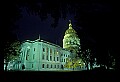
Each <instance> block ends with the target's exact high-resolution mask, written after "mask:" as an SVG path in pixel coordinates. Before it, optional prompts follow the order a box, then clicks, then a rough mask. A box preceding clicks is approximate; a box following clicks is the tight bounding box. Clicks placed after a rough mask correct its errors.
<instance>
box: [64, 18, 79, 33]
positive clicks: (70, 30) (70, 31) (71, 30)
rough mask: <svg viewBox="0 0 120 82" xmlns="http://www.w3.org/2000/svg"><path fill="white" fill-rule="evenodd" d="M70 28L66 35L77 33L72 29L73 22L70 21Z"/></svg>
mask: <svg viewBox="0 0 120 82" xmlns="http://www.w3.org/2000/svg"><path fill="white" fill-rule="evenodd" d="M69 22H70V23H69V28H68V29H67V30H66V31H65V34H71V33H75V34H76V33H77V32H76V31H75V30H74V29H73V28H72V24H71V20H69Z"/></svg>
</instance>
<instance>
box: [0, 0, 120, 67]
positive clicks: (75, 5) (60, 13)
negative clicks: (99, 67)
mask: <svg viewBox="0 0 120 82" xmlns="http://www.w3.org/2000/svg"><path fill="white" fill-rule="evenodd" d="M5 4H6V5H7V7H6V6H5V5H4V6H3V8H5V9H4V11H5V12H4V13H5V16H4V17H2V19H4V20H2V21H3V22H4V23H2V24H4V25H3V26H4V27H5V28H4V29H3V30H2V31H4V33H7V34H6V36H2V37H3V39H2V40H1V48H4V47H5V46H4V45H6V42H10V41H13V39H8V38H6V37H9V35H11V37H12V38H13V35H12V33H11V31H13V29H16V27H18V26H16V25H15V21H16V20H18V19H19V18H20V17H22V15H21V13H20V12H21V8H22V7H23V8H25V9H26V11H27V12H28V13H29V15H31V14H33V15H38V16H39V17H40V19H41V20H43V21H44V20H45V19H47V17H48V14H50V15H51V17H52V18H53V19H54V23H53V24H51V26H52V27H57V24H58V21H59V18H63V19H66V18H67V15H68V14H73V15H74V18H75V24H76V25H75V26H76V27H77V28H79V27H82V28H81V29H79V30H77V31H78V32H77V33H79V34H78V35H79V36H80V38H81V42H82V43H81V44H82V45H81V46H82V47H85V48H86V47H87V46H88V45H90V44H92V45H90V49H92V51H94V52H93V54H95V56H96V58H97V59H98V62H99V63H100V64H105V60H106V59H107V58H108V53H107V52H108V50H109V47H110V54H111V55H112V56H113V57H114V58H115V59H116V64H115V68H118V69H119V68H120V64H119V62H117V60H118V59H119V58H118V56H117V55H118V51H119V50H118V48H117V47H116V46H118V42H119V41H118V32H117V28H116V27H117V26H114V25H115V24H114V15H113V13H112V12H113V8H112V6H113V5H112V4H108V3H105V2H104V3H97V2H94V3H93V2H90V1H89V2H84V1H79V2H78V1H76V0H74V1H67V0H65V1H61V0H56V1H54V2H52V1H50V0H34V1H29V0H16V1H14V2H12V1H11V0H10V1H8V2H5ZM8 10H10V11H11V12H9V11H8ZM6 23H7V24H6ZM82 32H83V33H82ZM88 37H90V38H91V39H92V40H94V41H96V42H94V41H93V42H92V43H91V42H90V43H89V40H86V41H85V38H88ZM14 39H17V38H14ZM3 43H4V44H3ZM101 44H102V45H101ZM93 45H94V46H93ZM118 47H119V46H118ZM94 48H96V49H94ZM86 49H87V48H86ZM1 52H2V51H1ZM2 54H3V52H2ZM108 61H109V60H108ZM105 65H106V64H105Z"/></svg>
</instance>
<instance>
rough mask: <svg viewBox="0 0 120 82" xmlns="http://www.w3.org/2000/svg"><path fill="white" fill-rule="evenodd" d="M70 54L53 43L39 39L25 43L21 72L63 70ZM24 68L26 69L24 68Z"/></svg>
mask: <svg viewBox="0 0 120 82" xmlns="http://www.w3.org/2000/svg"><path fill="white" fill-rule="evenodd" d="M69 56H70V52H69V51H67V50H65V49H63V48H62V47H60V46H58V45H55V44H53V43H50V42H47V41H44V40H40V39H37V40H35V41H29V40H27V41H25V42H24V43H23V44H22V50H21V55H20V61H21V67H20V69H21V70H27V71H29V70H34V71H54V70H63V66H64V65H65V62H66V58H67V57H69ZM23 67H24V68H23Z"/></svg>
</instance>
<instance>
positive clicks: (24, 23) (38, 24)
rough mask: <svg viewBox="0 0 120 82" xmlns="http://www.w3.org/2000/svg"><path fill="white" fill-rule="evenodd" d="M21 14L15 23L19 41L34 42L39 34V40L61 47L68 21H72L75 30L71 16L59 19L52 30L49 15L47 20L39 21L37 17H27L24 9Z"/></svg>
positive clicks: (51, 19)
mask: <svg viewBox="0 0 120 82" xmlns="http://www.w3.org/2000/svg"><path fill="white" fill-rule="evenodd" d="M21 13H22V15H23V17H22V18H21V19H20V20H18V21H17V22H16V25H18V26H19V28H18V30H17V36H18V39H19V40H20V41H24V40H27V39H28V40H36V39H37V38H38V36H39V34H40V37H41V39H43V40H46V41H49V42H52V43H57V44H59V45H61V46H62V39H63V36H64V33H65V30H66V29H68V23H69V19H71V20H72V24H73V28H74V29H75V26H74V17H73V15H68V16H67V19H66V20H64V19H62V18H60V20H59V23H58V26H57V27H56V28H53V27H51V24H52V23H53V18H52V17H51V16H50V15H49V16H48V19H46V20H45V21H41V20H40V17H39V16H35V15H29V14H28V13H27V12H26V10H25V9H22V12H21Z"/></svg>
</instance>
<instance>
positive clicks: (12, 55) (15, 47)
mask: <svg viewBox="0 0 120 82" xmlns="http://www.w3.org/2000/svg"><path fill="white" fill-rule="evenodd" d="M20 44H21V43H20V42H19V41H15V42H12V43H9V42H8V44H6V45H7V46H6V48H5V49H4V59H5V62H6V63H5V64H6V67H5V70H7V66H8V62H10V61H11V60H13V59H16V58H19V54H20V50H21V48H20Z"/></svg>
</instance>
